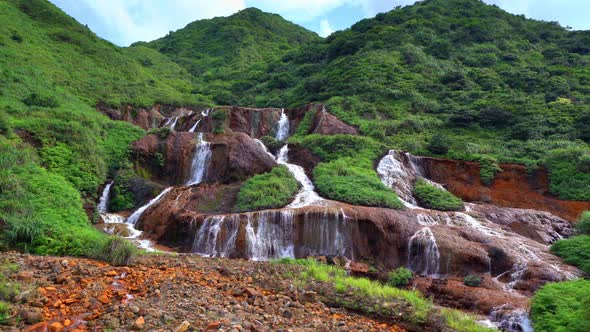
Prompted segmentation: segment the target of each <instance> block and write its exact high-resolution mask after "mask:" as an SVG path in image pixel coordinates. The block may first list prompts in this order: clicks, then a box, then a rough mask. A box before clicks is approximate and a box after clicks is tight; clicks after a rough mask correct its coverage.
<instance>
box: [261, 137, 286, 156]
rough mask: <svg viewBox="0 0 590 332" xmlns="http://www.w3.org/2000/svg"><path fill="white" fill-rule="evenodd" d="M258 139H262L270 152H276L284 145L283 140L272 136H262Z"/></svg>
mask: <svg viewBox="0 0 590 332" xmlns="http://www.w3.org/2000/svg"><path fill="white" fill-rule="evenodd" d="M260 141H262V143H264V145H266V147H267V148H268V150H269V151H270V152H272V153H276V152H277V151H279V149H280V148H282V147H283V145H285V143H284V142H281V141H279V140H277V139H276V138H274V137H272V136H262V137H261V138H260Z"/></svg>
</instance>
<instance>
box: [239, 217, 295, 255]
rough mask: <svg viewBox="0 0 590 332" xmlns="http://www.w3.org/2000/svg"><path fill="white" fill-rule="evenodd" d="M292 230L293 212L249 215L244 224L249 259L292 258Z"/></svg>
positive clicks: (293, 253)
mask: <svg viewBox="0 0 590 332" xmlns="http://www.w3.org/2000/svg"><path fill="white" fill-rule="evenodd" d="M277 214H278V215H279V220H278V222H276V220H275V218H276V217H277ZM293 230H294V228H293V210H282V211H280V212H279V211H261V212H256V213H249V214H248V223H247V224H246V236H247V242H248V255H249V258H250V259H252V260H254V261H265V260H269V259H273V258H284V257H290V258H294V257H295V252H294V239H293V233H294V232H293Z"/></svg>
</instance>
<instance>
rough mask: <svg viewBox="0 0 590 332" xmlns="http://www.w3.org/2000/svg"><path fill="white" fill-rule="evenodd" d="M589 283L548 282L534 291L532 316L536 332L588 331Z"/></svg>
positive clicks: (589, 315) (578, 281)
mask: <svg viewBox="0 0 590 332" xmlns="http://www.w3.org/2000/svg"><path fill="white" fill-rule="evenodd" d="M588 308H590V280H584V279H580V280H574V281H567V282H559V283H550V284H547V285H545V286H544V287H543V288H541V289H540V290H538V291H537V293H536V294H535V296H534V297H533V302H532V305H531V317H532V320H533V326H534V328H535V331H538V332H554V331H557V332H585V331H590V310H588Z"/></svg>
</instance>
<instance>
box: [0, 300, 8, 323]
mask: <svg viewBox="0 0 590 332" xmlns="http://www.w3.org/2000/svg"><path fill="white" fill-rule="evenodd" d="M9 315H10V305H9V304H8V303H6V302H3V301H0V324H3V323H5V322H6V321H7V320H8V316H9Z"/></svg>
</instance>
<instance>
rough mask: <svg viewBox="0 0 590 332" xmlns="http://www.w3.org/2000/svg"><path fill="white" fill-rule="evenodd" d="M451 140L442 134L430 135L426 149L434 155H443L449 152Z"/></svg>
mask: <svg viewBox="0 0 590 332" xmlns="http://www.w3.org/2000/svg"><path fill="white" fill-rule="evenodd" d="M450 147H451V140H450V139H449V138H448V137H447V136H445V135H442V134H437V135H434V136H432V138H431V139H430V141H429V142H428V146H427V147H426V148H427V149H428V151H430V152H431V153H433V154H436V155H445V154H447V152H449V149H450Z"/></svg>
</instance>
